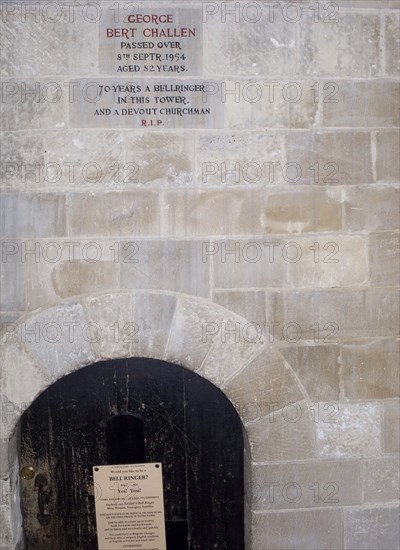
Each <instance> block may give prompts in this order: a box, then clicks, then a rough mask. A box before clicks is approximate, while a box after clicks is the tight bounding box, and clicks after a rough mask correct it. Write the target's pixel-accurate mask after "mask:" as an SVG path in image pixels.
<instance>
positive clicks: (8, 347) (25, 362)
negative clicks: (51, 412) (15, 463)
mask: <svg viewBox="0 0 400 550" xmlns="http://www.w3.org/2000/svg"><path fill="white" fill-rule="evenodd" d="M16 330H17V327H12V326H8V327H7V331H6V332H5V333H4V334H3V335H2V346H1V347H2V350H1V353H0V380H1V384H0V386H1V393H2V395H3V402H2V419H1V420H2V423H1V432H2V436H1V437H3V438H7V437H8V436H9V434H10V433H11V430H12V429H13V427H14V425H15V423H16V421H17V420H18V417H19V414H20V413H21V412H22V411H24V410H25V409H26V408H27V407H28V406H29V405H30V403H31V401H32V400H33V399H34V398H35V397H36V396H37V395H38V394H39V393H40V392H41V391H42V390H43V388H45V387H47V386H48V385H49V383H50V378H49V376H48V375H47V374H46V372H45V370H44V368H43V367H42V366H41V363H40V360H37V359H36V358H34V357H33V356H32V355H31V354H29V352H28V350H27V349H26V348H25V347H24V346H23V344H22V343H21V342H20V340H19V339H18V338H17V337H16V336H15V333H16Z"/></svg>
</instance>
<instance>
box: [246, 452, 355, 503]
mask: <svg viewBox="0 0 400 550" xmlns="http://www.w3.org/2000/svg"><path fill="white" fill-rule="evenodd" d="M361 470H362V465H361V463H360V462H358V461H342V460H340V461H331V460H323V461H310V462H307V463H284V464H268V465H256V466H253V477H252V484H253V498H252V503H253V509H254V510H280V509H290V508H336V507H338V506H349V505H354V504H361V495H362V475H361Z"/></svg>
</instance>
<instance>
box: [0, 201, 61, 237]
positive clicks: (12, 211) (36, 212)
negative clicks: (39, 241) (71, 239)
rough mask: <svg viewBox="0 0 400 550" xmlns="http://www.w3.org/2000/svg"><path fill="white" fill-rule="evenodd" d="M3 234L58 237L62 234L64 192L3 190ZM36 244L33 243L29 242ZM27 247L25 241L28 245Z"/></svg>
mask: <svg viewBox="0 0 400 550" xmlns="http://www.w3.org/2000/svg"><path fill="white" fill-rule="evenodd" d="M1 204H2V215H1V233H2V236H3V238H7V237H11V238H29V237H60V236H63V235H65V231H66V228H65V224H66V215H65V196H64V195H61V194H58V193H54V194H44V193H42V194H40V195H38V194H36V195H35V194H33V193H26V194H25V193H12V192H5V193H2V201H1ZM31 244H32V246H33V247H34V246H35V243H34V242H33V243H31ZM27 247H28V245H27Z"/></svg>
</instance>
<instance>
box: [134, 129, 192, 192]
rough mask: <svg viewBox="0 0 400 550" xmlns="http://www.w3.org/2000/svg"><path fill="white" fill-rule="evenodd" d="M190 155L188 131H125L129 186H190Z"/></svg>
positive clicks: (190, 147) (190, 138) (190, 140)
mask: <svg viewBox="0 0 400 550" xmlns="http://www.w3.org/2000/svg"><path fill="white" fill-rule="evenodd" d="M193 152H194V140H193V138H192V136H191V134H189V133H188V132H184V133H173V132H168V133H164V132H160V133H156V134H154V133H153V134H148V133H136V132H135V133H133V132H128V133H127V136H126V162H127V165H128V169H130V170H131V172H132V178H131V179H132V180H133V181H132V183H136V184H139V185H145V186H146V187H149V186H151V187H152V186H163V187H170V186H179V187H180V186H189V185H191V184H192V183H193V179H194V177H193V171H194V167H193V158H194V157H193ZM129 167H130V168H129ZM129 183H130V181H129V179H128V181H127V184H129Z"/></svg>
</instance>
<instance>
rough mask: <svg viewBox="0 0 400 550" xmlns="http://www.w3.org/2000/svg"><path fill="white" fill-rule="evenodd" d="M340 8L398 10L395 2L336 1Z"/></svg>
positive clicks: (382, 0)
mask: <svg viewBox="0 0 400 550" xmlns="http://www.w3.org/2000/svg"><path fill="white" fill-rule="evenodd" d="M335 4H337V5H338V6H339V7H340V8H342V9H343V8H355V9H363V8H367V9H382V10H385V9H391V8H392V9H398V7H399V3H398V2H397V0H336V1H335Z"/></svg>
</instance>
